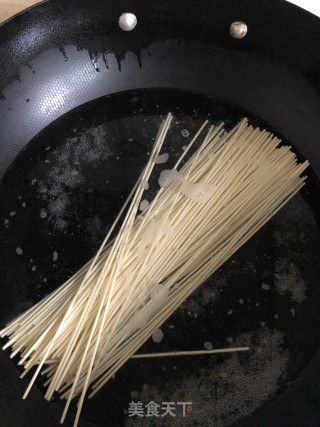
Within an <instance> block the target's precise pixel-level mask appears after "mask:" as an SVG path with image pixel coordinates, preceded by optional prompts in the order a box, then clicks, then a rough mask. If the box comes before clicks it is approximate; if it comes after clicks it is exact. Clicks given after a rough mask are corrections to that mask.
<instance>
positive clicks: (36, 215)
mask: <svg viewBox="0 0 320 427" xmlns="http://www.w3.org/2000/svg"><path fill="white" fill-rule="evenodd" d="M123 12H132V13H134V14H135V15H136V17H137V22H138V24H137V26H136V27H135V28H134V30H132V31H128V32H127V31H123V30H122V29H121V28H120V27H119V25H118V18H119V16H120V15H121V14H122V13H123ZM239 20H243V21H244V22H245V23H246V24H247V26H248V33H247V35H246V36H245V37H244V38H243V39H234V38H233V37H231V35H230V33H229V27H230V24H231V23H232V22H234V21H239ZM0 73H1V79H0V130H1V132H0V176H1V177H2V181H1V182H0V201H1V202H0V283H1V285H0V321H1V325H0V326H2V325H4V324H5V323H6V322H7V321H9V320H10V319H12V318H13V317H14V316H15V315H17V314H18V313H21V312H22V311H24V310H25V309H26V308H28V307H29V306H31V305H32V304H33V303H34V302H36V301H37V300H39V299H40V298H42V297H43V296H44V295H46V294H47V293H49V292H50V291H51V290H53V289H54V288H56V287H57V286H58V285H59V284H60V283H61V282H62V281H63V280H65V279H66V278H67V277H69V276H70V275H71V274H72V273H73V272H74V271H75V270H76V269H77V268H79V267H80V266H81V265H82V264H83V263H84V262H85V261H86V260H88V259H89V258H90V256H92V255H93V254H94V252H95V251H96V250H97V248H98V246H99V242H100V241H101V240H102V237H103V236H104V234H105V233H106V230H107V228H108V226H109V225H110V223H111V222H112V220H113V218H114V216H115V214H116V213H117V211H118V210H119V208H120V206H121V203H122V199H124V198H125V196H126V195H127V194H128V192H129V190H130V189H131V187H132V185H133V183H134V182H135V180H136V178H137V177H138V175H139V172H140V170H141V168H142V167H143V165H144V163H145V162H146V159H147V157H148V149H149V148H150V147H151V146H152V142H153V141H152V138H153V137H154V136H155V134H156V130H157V127H158V125H159V123H160V121H161V118H162V117H163V116H164V115H165V114H166V113H167V112H168V111H172V112H173V113H174V115H175V116H176V123H175V126H174V127H173V128H172V129H171V131H170V132H171V134H170V135H171V137H170V143H169V145H168V152H169V153H170V155H171V157H170V158H171V159H172V160H174V158H175V156H177V155H178V154H179V152H181V148H182V146H183V145H184V144H185V143H186V142H187V141H188V138H189V136H188V134H189V133H190V136H191V135H192V134H193V132H194V131H195V130H196V129H197V127H198V126H199V124H200V123H202V121H203V119H204V118H206V117H208V118H209V119H210V120H211V121H212V122H213V123H218V122H220V121H221V120H223V121H225V124H226V127H227V128H230V127H232V126H233V125H234V124H235V123H237V122H238V120H239V119H240V118H241V117H243V116H245V115H246V116H248V117H249V119H250V121H251V122H252V123H254V124H256V125H258V126H261V127H265V128H267V129H269V130H271V131H273V132H274V133H275V134H276V135H278V136H280V137H281V138H282V139H283V140H284V141H285V142H286V143H289V144H290V145H292V146H293V147H294V150H295V151H296V152H297V154H298V156H299V157H300V158H301V159H302V158H307V159H309V160H310V162H311V167H310V168H309V170H308V175H309V179H308V183H307V185H306V187H305V189H304V190H303V191H302V192H301V194H300V195H298V196H297V197H296V198H295V199H294V200H292V201H291V202H290V203H289V204H288V205H287V206H286V207H285V208H284V209H283V210H282V211H281V212H280V213H279V214H277V216H276V217H275V218H274V219H272V221H270V223H268V224H267V225H266V226H265V227H264V228H263V229H262V230H260V231H259V233H257V235H256V236H255V237H254V238H253V239H251V241H250V242H248V243H247V244H246V245H245V246H244V247H243V248H242V249H241V250H240V251H239V252H238V253H237V254H236V255H235V256H233V257H232V259H230V260H229V261H228V262H227V263H226V264H225V265H224V266H223V267H222V268H221V269H220V270H219V272H217V274H216V275H215V276H214V277H213V278H212V279H211V280H209V281H208V282H207V283H206V284H204V285H203V286H202V287H201V288H200V289H199V291H197V292H196V293H195V295H193V296H192V297H191V298H190V300H188V301H186V302H185V303H184V305H183V306H182V307H181V308H180V309H179V310H178V311H177V312H176V313H175V314H174V315H173V317H172V318H171V319H169V321H168V322H166V324H165V325H164V326H163V330H164V333H165V339H164V341H163V342H162V344H161V345H159V344H158V345H157V344H155V343H153V342H148V343H146V344H145V345H144V347H143V352H153V351H171V350H172V351H174V350H184V349H190V350H191V349H200V348H202V347H203V343H204V342H205V341H211V342H212V344H213V345H214V346H215V347H225V346H227V345H233V344H235V343H236V344H237V345H238V344H248V345H249V346H250V348H251V350H250V352H249V353H247V354H236V355H221V356H217V357H216V356H212V357H211V356H201V357H198V358H184V359H183V360H182V359H178V358H175V359H174V360H173V359H166V360H165V362H164V361H163V360H156V359H154V360H153V359H150V360H148V361H138V360H132V361H129V362H128V363H127V364H126V366H125V367H124V368H123V369H121V370H120V371H119V373H118V374H117V375H116V378H115V379H114V380H112V381H110V383H109V384H108V385H106V386H105V387H104V389H103V390H102V391H101V392H100V393H99V394H98V395H97V396H96V397H95V398H94V399H92V401H87V402H86V404H85V407H84V410H83V414H82V420H81V423H80V424H81V425H83V426H86V425H88V426H89V425H92V426H131V425H145V426H150V425H151V426H152V425H156V426H158V425H161V426H162V425H190V426H191V425H195V426H207V425H208V426H227V425H237V426H271V425H272V426H290V427H291V426H302V425H303V426H318V425H319V423H320V405H319V402H320V400H319V395H320V393H319V391H320V390H319V389H320V386H319V384H320V381H319V378H320V354H319V351H318V350H319V344H318V343H319V332H320V331H319V317H320V316H319V310H318V306H319V298H320V295H319V286H318V281H319V276H320V252H319V242H320V230H319V202H320V198H319V181H318V179H319V177H320V145H319V144H320V119H319V118H320V21H319V19H318V18H316V17H315V16H313V15H311V14H309V13H307V12H305V11H303V10H302V9H299V8H297V7H295V6H292V5H290V4H289V3H287V2H285V1H281V0H260V1H255V0H224V1H222V0H214V1H213V0H210V1H209V0H198V1H194V0H188V1H184V2H182V1H180V0H175V1H167V0H163V1H153V0H148V1H139V2H138V1H135V2H134V1H122V0H118V1H109V0H103V1H102V0H91V1H88V0H77V1H73V0H68V1H62V0H55V1H45V2H43V3H41V4H39V5H37V6H35V7H33V8H30V9H28V10H27V11H24V12H23V13H21V14H19V15H17V16H15V17H14V18H13V19H11V20H9V21H7V22H6V23H4V24H2V25H1V26H0ZM186 130H187V132H186ZM159 171H160V169H159ZM18 376H19V369H18V368H17V367H16V364H15V360H13V361H11V360H10V359H9V358H8V355H7V354H6V353H4V352H2V353H1V354H0V425H3V426H10V427H11V426H42V425H43V426H51V425H52V426H55V425H58V421H59V417H60V413H61V402H60V401H59V399H57V400H54V401H52V402H45V401H44V400H43V398H42V391H43V390H42V384H41V381H38V382H37V385H36V387H35V389H34V390H33V392H32V393H31V394H30V397H29V398H28V399H27V400H26V401H22V400H21V399H20V397H21V395H22V391H23V389H24V388H25V387H26V384H27V381H26V380H23V381H21V380H19V379H18ZM132 400H140V401H142V402H143V403H144V404H146V403H148V402H150V401H151V400H153V401H155V402H156V403H157V404H160V405H161V403H162V402H164V401H173V402H178V401H183V402H184V401H188V402H189V401H190V402H192V411H189V413H188V414H187V415H186V417H185V418H182V417H181V414H177V416H176V417H171V416H166V417H163V418H161V417H160V418H159V419H158V418H155V417H154V418H141V419H140V418H137V417H128V414H127V412H126V411H127V410H128V407H129V402H131V401H132ZM73 409H74V407H73ZM71 412H72V410H71ZM177 412H178V411H177ZM70 423H72V415H70V417H69V418H68V420H67V423H66V424H67V425H68V424H70Z"/></svg>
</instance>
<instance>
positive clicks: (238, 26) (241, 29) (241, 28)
mask: <svg viewBox="0 0 320 427" xmlns="http://www.w3.org/2000/svg"><path fill="white" fill-rule="evenodd" d="M247 32H248V27H247V25H246V24H245V23H244V22H242V21H235V22H232V24H231V25H230V34H231V35H232V37H233V38H234V39H243V37H244V36H246V34H247Z"/></svg>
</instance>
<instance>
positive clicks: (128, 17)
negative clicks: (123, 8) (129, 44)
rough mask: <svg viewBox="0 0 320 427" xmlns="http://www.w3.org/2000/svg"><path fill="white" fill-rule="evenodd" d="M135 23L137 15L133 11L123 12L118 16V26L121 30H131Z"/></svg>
mask: <svg viewBox="0 0 320 427" xmlns="http://www.w3.org/2000/svg"><path fill="white" fill-rule="evenodd" d="M136 25H137V17H136V15H134V14H133V13H129V12H126V13H123V14H122V15H121V16H120V18H119V27H120V28H121V29H122V30H123V31H131V30H133V29H134V27H135V26H136Z"/></svg>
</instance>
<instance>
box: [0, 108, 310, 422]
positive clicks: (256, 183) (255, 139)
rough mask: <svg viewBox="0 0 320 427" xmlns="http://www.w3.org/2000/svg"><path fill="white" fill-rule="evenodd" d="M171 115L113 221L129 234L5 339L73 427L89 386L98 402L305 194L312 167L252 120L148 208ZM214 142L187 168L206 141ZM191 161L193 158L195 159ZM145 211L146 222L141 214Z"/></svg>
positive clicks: (166, 179)
mask: <svg viewBox="0 0 320 427" xmlns="http://www.w3.org/2000/svg"><path fill="white" fill-rule="evenodd" d="M171 120H172V116H171V115H170V114H169V115H168V117H167V119H166V120H165V121H164V122H163V123H162V125H161V127H160V129H159V132H158V136H157V138H156V141H155V145H154V148H153V151H152V153H151V155H150V159H149V162H148V164H147V165H146V167H145V169H144V171H143V173H142V175H141V176H140V178H139V180H138V182H137V184H136V186H135V188H134V189H133V191H132V193H131V195H130V196H129V199H128V200H127V202H126V203H125V205H124V207H123V209H122V211H121V212H120V214H119V216H118V218H117V220H116V221H118V220H119V218H121V215H124V216H125V217H124V220H123V222H122V224H121V228H120V231H119V232H118V233H117V235H116V237H115V238H114V240H112V241H111V242H110V243H108V244H107V241H108V239H109V238H110V235H111V233H112V231H113V229H114V226H115V224H114V226H113V227H112V228H111V230H110V231H109V233H108V235H107V237H106V239H105V241H104V242H103V244H102V246H101V248H100V250H99V251H98V253H97V255H96V256H95V258H94V259H93V260H92V261H90V262H89V263H88V264H87V265H85V266H84V267H83V268H82V269H81V270H80V271H79V272H77V273H76V274H75V275H74V276H73V277H71V278H70V279H69V280H68V281H67V282H66V283H65V284H63V285H62V286H61V287H60V288H58V289H57V290H56V291H54V292H53V293H52V294H50V295H49V296H47V297H46V298H45V299H44V300H42V301H41V302H39V303H38V304H37V305H36V306H34V307H33V308H31V309H30V310H29V311H27V312H26V313H25V314H23V315H21V316H19V317H18V318H16V319H15V320H13V321H12V322H11V323H9V324H8V325H7V327H6V328H5V329H4V330H3V331H1V336H2V337H3V336H8V337H9V341H8V342H7V344H6V345H5V348H7V347H9V346H12V348H13V352H12V354H11V357H13V356H15V355H16V354H18V353H20V356H21V359H20V361H19V364H20V365H23V367H24V368H25V371H24V373H23V374H22V376H25V374H26V373H27V372H29V371H30V369H32V368H33V367H35V366H36V371H35V373H34V375H33V377H32V380H31V382H30V384H29V387H28V388H27V390H26V393H25V395H24V397H26V396H27V394H28V392H29V391H30V388H31V386H32V384H33V383H34V381H35V379H36V377H37V375H38V374H39V373H40V371H42V372H41V373H42V374H45V375H46V376H47V381H46V386H47V387H48V388H47V391H46V394H45V398H46V399H48V400H49V399H51V397H52V396H53V394H54V392H55V391H58V392H59V393H60V394H61V398H65V399H67V402H66V406H65V410H64V412H63V415H62V419H61V422H63V421H64V419H65V416H66V412H67V410H68V407H69V404H70V401H71V400H72V399H73V398H74V397H76V396H79V402H78V411H77V415H76V420H75V425H76V424H77V422H78V420H79V416H80V411H81V407H82V404H83V400H84V397H85V394H86V393H87V390H88V388H89V386H90V385H91V386H92V391H91V394H90V396H92V395H94V394H95V393H96V392H97V391H98V390H99V389H100V388H101V387H102V386H103V384H105V383H106V382H107V381H108V380H109V379H110V378H111V377H112V376H113V375H114V374H115V372H117V370H118V369H119V368H120V367H121V366H122V365H123V364H124V363H125V362H126V361H127V360H128V359H129V358H130V357H132V356H133V355H134V353H135V352H136V351H137V350H138V349H139V347H140V346H141V345H142V344H143V343H144V342H145V341H146V340H147V339H148V338H149V337H150V336H151V335H152V332H153V331H154V329H155V328H157V327H159V326H160V325H161V324H162V323H163V322H164V321H165V320H166V319H167V318H168V317H169V316H170V315H171V314H172V313H173V312H174V311H175V310H176V309H177V308H178V307H179V305H180V304H181V303H182V302H183V301H184V300H185V299H186V298H187V297H188V295H190V294H191V293H192V292H193V291H194V290H195V289H196V288H197V287H198V286H199V285H200V284H201V283H202V282H204V281H205V280H206V279H207V278H208V277H209V276H211V275H212V274H213V273H214V271H215V270H217V269H218V268H219V267H220V266H221V265H222V264H223V263H224V262H225V261H226V260H227V259H228V258H229V257H230V256H231V255H232V254H233V253H234V252H235V251H236V250H237V249H238V248H240V247H241V246H242V245H243V244H244V243H245V242H246V241H247V240H248V239H249V238H250V237H251V236H252V235H253V234H254V233H255V232H256V231H257V230H259V228H260V227H262V226H263V225H264V224H265V223H266V222H267V221H268V220H269V219H270V218H271V217H272V216H273V215H274V214H275V213H276V212H277V211H278V210H279V209H280V208H281V207H282V206H283V205H284V204H285V203H286V202H287V201H288V200H289V199H290V198H291V197H293V196H294V195H295V194H296V193H297V192H298V191H299V189H300V188H301V187H302V186H303V185H304V181H305V177H300V175H301V173H302V172H303V171H304V170H305V169H306V167H307V166H308V162H304V163H303V164H298V163H297V159H296V156H295V154H294V153H293V152H292V151H291V150H290V147H287V146H279V143H280V140H279V139H277V138H276V137H274V136H273V135H272V134H270V133H268V132H267V131H265V130H263V131H261V130H259V129H254V128H253V127H252V126H249V125H248V123H247V120H246V119H243V120H242V121H241V122H240V123H239V124H238V125H237V126H236V127H235V128H234V129H233V130H231V131H230V132H226V131H225V130H224V128H223V126H222V125H220V126H218V127H213V126H211V127H209V128H208V124H207V122H206V123H204V124H203V126H202V127H201V128H200V130H199V131H198V132H197V134H196V135H195V137H194V138H193V140H192V141H191V142H190V144H189V145H188V147H187V149H186V150H185V152H184V153H183V155H182V156H181V158H180V159H179V161H178V162H177V164H176V165H175V167H174V168H173V169H172V170H165V171H163V172H162V173H161V175H160V178H159V184H160V187H161V188H160V190H159V191H158V193H157V195H156V196H155V198H154V200H153V201H152V202H151V203H150V205H149V206H148V204H147V203H146V202H145V201H144V202H143V203H141V199H142V195H143V192H144V190H145V189H146V188H147V187H148V179H149V177H150V174H151V171H152V168H153V165H154V163H155V162H156V160H157V156H158V155H159V153H160V150H161V146H162V143H163V141H164V139H165V136H166V134H167V131H168V129H169V126H170V123H171ZM206 128H207V133H206V134H205V137H204V138H203V142H202V143H201V144H200V146H199V148H198V149H197V150H196V151H195V152H194V154H192V155H190V158H189V160H188V161H186V162H185V163H184V165H183V166H182V167H180V165H181V164H182V160H183V159H184V156H185V155H186V153H187V152H188V151H189V150H190V148H191V146H192V145H193V143H194V142H195V141H196V140H198V139H199V135H200V134H202V133H203V132H204V129H206ZM189 154H190V153H189ZM139 206H140V208H142V209H143V212H142V214H141V213H140V214H138V211H139Z"/></svg>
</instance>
